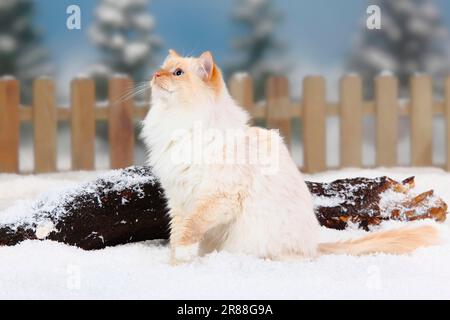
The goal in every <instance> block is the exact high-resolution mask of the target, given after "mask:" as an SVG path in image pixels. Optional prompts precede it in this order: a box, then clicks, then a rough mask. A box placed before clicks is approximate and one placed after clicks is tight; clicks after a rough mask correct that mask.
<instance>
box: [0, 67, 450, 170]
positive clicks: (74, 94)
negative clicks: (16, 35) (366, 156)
mask: <svg viewBox="0 0 450 320" xmlns="http://www.w3.org/2000/svg"><path fill="white" fill-rule="evenodd" d="M302 85H303V90H302V91H303V97H302V98H301V99H300V100H299V101H292V100H291V99H290V94H289V83H288V80H287V79H286V78H285V77H282V76H276V77H271V78H270V79H268V81H267V84H266V99H265V100H264V101H262V102H255V101H254V94H253V80H252V78H251V77H250V76H248V75H245V74H239V75H235V76H233V77H232V78H231V80H230V83H229V87H230V92H231V94H232V96H233V97H234V98H235V99H236V100H237V101H238V102H239V103H240V104H241V105H242V106H243V107H244V108H246V109H247V110H248V111H249V113H250V114H251V115H252V117H253V119H263V120H265V122H266V125H267V126H268V127H270V128H277V129H280V132H281V134H282V135H283V136H284V137H285V139H286V141H287V142H288V143H289V142H290V141H292V139H293V136H292V135H293V132H292V128H291V120H292V119H301V121H302V123H303V126H302V142H303V149H304V152H303V156H304V166H303V168H302V170H304V171H305V172H308V173H313V172H320V171H324V170H327V169H329V168H328V167H327V164H326V130H327V128H326V119H327V117H329V116H337V117H339V119H340V133H339V135H340V144H341V145H340V151H341V152H340V154H341V157H340V167H349V166H352V167H354V166H356V167H361V166H362V144H363V143H362V137H363V124H362V120H363V117H364V116H373V117H374V118H375V120H376V129H375V130H376V133H375V147H376V165H377V166H386V167H390V166H395V165H397V164H398V162H397V144H398V120H399V117H409V118H410V124H411V125H410V133H411V154H410V158H411V165H413V166H432V165H433V163H432V139H433V137H432V120H433V116H441V117H443V118H444V119H445V123H446V128H447V131H446V140H445V141H446V148H447V153H446V155H447V160H446V163H445V169H446V170H450V130H449V126H450V77H449V78H448V79H447V80H446V83H445V96H444V98H443V99H442V101H435V100H433V94H432V93H433V92H432V80H431V78H430V77H429V76H427V75H415V76H413V77H411V81H410V99H409V101H403V102H401V101H399V99H398V82H397V79H396V78H395V77H394V76H390V75H381V76H379V77H378V78H376V79H375V81H374V86H375V88H374V89H375V90H374V92H375V97H374V100H373V101H364V100H363V95H362V82H361V79H360V78H359V77H358V76H356V75H348V76H344V77H343V78H342V79H341V82H340V88H339V92H340V98H339V101H338V102H336V103H330V102H327V101H326V83H325V79H324V78H323V77H321V76H309V77H306V78H305V79H304V80H303V84H302ZM132 88H133V82H132V81H131V80H130V79H129V78H128V77H125V76H121V77H113V78H112V79H110V81H109V98H108V103H107V104H106V105H104V104H99V103H96V101H95V85H94V81H93V80H92V79H88V78H83V79H74V80H73V81H72V83H71V99H70V106H57V104H56V102H55V86H54V83H53V81H51V80H50V79H47V78H42V79H37V80H35V82H34V84H33V102H32V106H23V105H21V104H20V99H19V96H20V83H19V82H18V81H17V80H15V79H12V78H2V79H0V172H19V143H20V134H19V132H20V123H21V122H31V123H32V125H33V138H34V172H36V173H43V172H53V171H56V170H57V165H56V163H57V161H56V160H57V149H56V132H57V123H58V121H66V122H68V123H70V128H71V156H72V157H71V159H72V169H73V170H93V169H95V164H94V162H95V161H94V160H95V159H94V154H95V150H94V141H95V127H96V122H97V121H106V122H108V128H109V131H108V132H109V150H110V154H109V157H110V166H111V168H121V167H125V166H128V165H131V164H133V162H134V159H133V154H134V147H135V141H134V121H136V120H141V119H143V118H144V117H145V115H146V114H147V111H148V108H149V106H148V104H145V103H137V102H135V101H133V100H132V99H131V98H130V99H123V97H124V96H127V94H129V92H130V90H132Z"/></svg>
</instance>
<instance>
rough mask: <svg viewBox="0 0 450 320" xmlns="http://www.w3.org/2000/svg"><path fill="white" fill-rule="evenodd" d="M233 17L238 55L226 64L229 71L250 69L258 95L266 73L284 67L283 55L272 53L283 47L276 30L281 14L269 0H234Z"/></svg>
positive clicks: (233, 44) (248, 70)
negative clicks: (232, 61) (229, 63)
mask: <svg viewBox="0 0 450 320" xmlns="http://www.w3.org/2000/svg"><path fill="white" fill-rule="evenodd" d="M232 20H233V21H234V23H235V24H236V25H237V27H238V37H237V38H236V39H235V40H234V41H233V42H232V46H233V48H234V49H235V50H236V52H237V57H236V58H235V62H234V63H232V64H231V65H230V66H229V67H228V68H227V71H228V74H231V73H233V72H237V71H246V72H249V73H250V74H251V75H252V76H253V79H254V83H255V93H256V96H257V97H261V96H262V94H263V92H264V84H265V81H266V79H267V77H268V76H269V75H272V74H277V73H281V72H283V71H284V69H285V64H286V63H285V61H284V60H283V58H282V57H281V56H280V55H276V56H275V54H276V53H280V51H281V49H283V48H284V45H283V44H282V43H281V41H279V39H277V36H276V33H275V31H276V27H277V26H278V25H279V24H280V22H281V21H282V15H281V13H280V12H279V11H278V10H277V9H276V8H275V7H274V6H273V3H272V1H271V0H237V2H236V6H235V8H234V10H233V11H232Z"/></svg>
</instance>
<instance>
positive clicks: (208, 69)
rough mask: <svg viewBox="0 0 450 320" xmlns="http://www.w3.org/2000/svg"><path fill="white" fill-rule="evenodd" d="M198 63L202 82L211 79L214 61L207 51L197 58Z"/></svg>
mask: <svg viewBox="0 0 450 320" xmlns="http://www.w3.org/2000/svg"><path fill="white" fill-rule="evenodd" d="M198 61H199V63H200V73H201V75H202V78H203V79H204V80H209V79H211V77H212V74H213V70H214V59H213V56H212V54H211V52H209V51H205V52H203V53H202V54H201V55H200V57H199V58H198Z"/></svg>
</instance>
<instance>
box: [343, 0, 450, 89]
mask: <svg viewBox="0 0 450 320" xmlns="http://www.w3.org/2000/svg"><path fill="white" fill-rule="evenodd" d="M370 4H377V5H379V7H380V9H381V29H380V30H369V29H367V28H366V27H365V24H364V30H363V31H362V32H361V34H360V35H359V38H358V40H357V42H356V44H355V46H354V48H353V51H352V54H351V55H350V61H349V68H350V69H351V70H352V71H355V72H358V73H359V74H361V76H362V77H363V79H364V82H365V86H364V87H365V93H366V95H367V96H372V95H373V91H372V90H373V79H374V77H376V76H377V75H378V74H379V73H380V72H383V71H389V72H392V73H393V74H395V75H396V76H397V77H398V78H399V86H400V94H401V95H402V96H403V95H405V92H406V91H407V90H408V85H409V78H410V77H411V75H413V74H414V73H422V72H423V73H427V74H430V75H431V76H433V79H434V81H435V85H436V88H437V89H438V91H439V90H440V89H441V88H442V84H443V77H444V75H445V74H446V73H447V72H448V71H449V66H450V63H449V62H450V59H449V56H448V54H449V53H450V51H449V38H448V33H447V30H446V29H445V28H444V27H443V25H442V22H441V19H440V15H439V10H438V9H437V7H436V5H435V4H434V2H433V1H432V0H396V1H389V0H378V1H371V3H370Z"/></svg>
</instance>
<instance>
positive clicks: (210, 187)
mask: <svg viewBox="0 0 450 320" xmlns="http://www.w3.org/2000/svg"><path fill="white" fill-rule="evenodd" d="M180 69H181V70H182V72H180V71H179V70H180ZM178 74H180V75H178ZM151 85H152V100H151V109H150V111H149V113H148V115H147V117H146V119H145V120H144V128H143V133H142V135H143V138H144V140H145V143H146V145H147V146H148V149H149V158H148V164H149V165H151V166H152V167H153V170H154V173H155V174H156V175H157V177H158V178H159V179H160V181H161V184H162V186H163V188H164V190H165V193H166V196H167V198H168V205H169V209H170V217H171V228H172V229H171V239H170V242H171V247H172V262H173V263H176V249H177V248H181V247H185V246H190V245H192V244H195V243H197V242H199V254H200V255H203V254H207V253H209V252H212V251H215V250H217V251H220V250H226V251H229V252H237V253H244V254H250V255H254V256H257V257H261V258H270V259H277V260H284V259H289V257H295V258H299V257H305V258H309V257H315V256H317V255H318V254H320V253H346V254H356V255H360V254H368V253H376V252H388V253H394V254H403V253H406V252H410V251H412V250H414V249H416V248H418V247H420V246H424V245H429V244H432V243H434V241H435V239H436V237H437V233H436V231H435V230H434V229H433V228H432V227H421V228H414V229H399V230H395V231H387V232H382V233H375V234H371V235H369V236H367V237H364V238H362V239H357V240H351V241H347V242H343V243H334V244H319V223H318V221H317V218H316V216H315V214H314V212H313V205H312V199H311V195H310V193H309V190H308V188H307V186H306V184H305V182H304V179H303V176H302V174H301V172H300V171H299V170H298V169H297V166H296V164H295V163H294V161H293V160H292V158H291V156H290V154H289V151H288V149H287V148H286V146H285V144H284V143H283V140H282V138H281V137H280V136H279V135H278V133H277V132H275V131H273V132H272V131H268V130H265V129H260V128H251V127H249V125H248V124H247V121H248V115H247V113H246V112H245V111H244V110H243V109H242V108H241V107H239V106H238V105H237V104H236V103H235V101H233V99H232V98H231V97H230V95H229V93H228V90H227V88H226V86H225V84H224V81H223V79H222V75H221V73H220V70H219V69H218V68H217V66H216V65H215V64H214V62H213V60H212V56H211V54H210V53H209V52H206V53H204V54H202V55H201V56H200V57H199V58H190V57H188V58H185V57H180V56H179V55H178V54H177V53H176V52H174V51H171V52H170V54H169V56H168V57H167V59H166V61H165V62H164V64H163V66H162V68H161V70H159V71H158V72H157V73H156V74H155V76H154V77H153V79H152V83H151ZM196 127H201V129H202V131H203V132H205V133H206V138H204V139H200V140H199V139H196V138H195V135H196ZM233 130H234V131H236V132H240V134H239V135H237V137H236V138H235V139H234V140H233V141H232V142H230V141H228V140H227V141H225V140H223V139H220V138H219V136H220V134H224V135H225V134H226V133H227V132H229V131H233ZM211 132H213V133H218V134H217V135H216V134H211ZM262 146H264V148H263V147H262ZM267 146H269V147H267ZM196 147H201V148H202V149H203V150H209V151H210V153H212V154H213V155H214V156H215V157H217V158H224V157H225V156H226V155H227V154H228V153H230V150H234V149H235V148H240V147H243V148H246V149H247V150H248V152H249V153H255V154H257V155H258V157H260V158H263V159H264V160H265V161H264V163H250V161H248V156H247V155H246V156H243V157H241V158H239V159H238V160H239V161H234V162H233V161H232V162H229V163H228V162H227V163H204V162H202V161H200V162H199V161H196V159H195V157H192V156H191V154H190V150H192V148H194V149H195V148H196ZM185 159H190V160H188V161H185ZM197 160H198V159H197Z"/></svg>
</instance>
